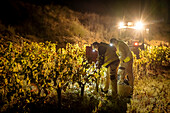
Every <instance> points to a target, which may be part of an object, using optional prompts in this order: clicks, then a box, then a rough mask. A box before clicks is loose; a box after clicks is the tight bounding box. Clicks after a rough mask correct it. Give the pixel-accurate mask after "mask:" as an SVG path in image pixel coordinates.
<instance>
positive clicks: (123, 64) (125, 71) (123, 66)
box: [110, 38, 134, 88]
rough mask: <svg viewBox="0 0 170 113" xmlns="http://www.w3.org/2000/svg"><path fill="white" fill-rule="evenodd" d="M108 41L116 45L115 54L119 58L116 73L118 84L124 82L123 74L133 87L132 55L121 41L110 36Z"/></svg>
mask: <svg viewBox="0 0 170 113" xmlns="http://www.w3.org/2000/svg"><path fill="white" fill-rule="evenodd" d="M110 43H111V44H112V45H113V46H115V47H116V49H117V52H116V53H117V54H118V56H119V59H120V65H119V70H118V75H119V76H120V80H119V81H118V84H125V75H127V78H128V85H130V86H131V87H132V88H133V82H134V76H133V69H132V68H133V55H132V53H131V51H130V49H129V47H128V45H127V44H125V43H124V42H123V41H120V40H117V39H115V38H112V39H111V40H110Z"/></svg>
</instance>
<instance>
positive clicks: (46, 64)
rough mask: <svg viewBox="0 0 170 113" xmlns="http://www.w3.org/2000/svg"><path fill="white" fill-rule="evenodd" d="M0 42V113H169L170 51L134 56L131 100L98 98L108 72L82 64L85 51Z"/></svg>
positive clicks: (160, 48) (102, 95)
mask: <svg viewBox="0 0 170 113" xmlns="http://www.w3.org/2000/svg"><path fill="white" fill-rule="evenodd" d="M3 42H4V40H3V38H2V39H1V40H0V44H1V47H0V112H4V113H6V112H36V113H37V112H52V111H55V112H69V113H70V112H74V113H80V112H81V113H82V112H83V113H90V112H93V113H97V112H99V113H103V112H108V113H110V112H112V113H123V112H130V113H131V112H156V113H157V112H165V113H166V112H167V113H168V112H170V111H169V110H170V98H169V97H170V96H169V95H170V91H169V87H170V77H169V70H168V68H169V67H170V48H169V47H167V46H157V47H156V46H154V47H153V46H150V47H147V48H146V49H145V51H141V52H140V59H136V57H135V55H134V75H135V86H134V92H133V95H132V97H131V98H123V97H118V98H116V99H115V98H112V97H111V93H110V92H108V94H105V93H103V92H101V88H102V87H103V81H104V80H105V76H106V75H105V71H106V69H105V68H104V67H102V68H101V69H100V70H99V69H96V65H95V63H89V62H88V60H87V59H86V49H85V48H86V45H84V46H79V45H78V44H74V45H73V44H69V43H67V45H66V47H65V48H59V49H57V43H51V42H48V41H46V42H45V43H42V42H40V43H37V42H29V43H28V42H22V43H21V44H20V45H17V44H15V43H12V42H10V41H9V42H7V43H3Z"/></svg>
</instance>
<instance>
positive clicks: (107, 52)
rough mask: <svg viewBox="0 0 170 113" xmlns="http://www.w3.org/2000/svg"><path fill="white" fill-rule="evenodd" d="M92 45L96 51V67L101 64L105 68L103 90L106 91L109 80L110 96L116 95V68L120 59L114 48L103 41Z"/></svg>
mask: <svg viewBox="0 0 170 113" xmlns="http://www.w3.org/2000/svg"><path fill="white" fill-rule="evenodd" d="M92 47H93V49H95V50H97V51H98V56H99V57H98V68H100V67H101V66H104V67H106V68H107V75H106V82H105V87H104V90H103V91H104V92H108V89H109V84H110V80H111V86H112V96H117V70H118V66H119V63H120V60H119V58H118V56H117V54H116V48H115V47H111V46H110V45H109V44H106V43H103V42H101V43H98V42H94V43H93V44H92Z"/></svg>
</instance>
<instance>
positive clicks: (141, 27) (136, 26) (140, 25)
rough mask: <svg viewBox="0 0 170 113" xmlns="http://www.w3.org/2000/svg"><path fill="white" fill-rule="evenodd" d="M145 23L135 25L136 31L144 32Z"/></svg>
mask: <svg viewBox="0 0 170 113" xmlns="http://www.w3.org/2000/svg"><path fill="white" fill-rule="evenodd" d="M143 27H144V26H143V23H142V22H140V21H139V22H136V24H135V29H137V30H142V29H143Z"/></svg>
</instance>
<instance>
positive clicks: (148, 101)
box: [127, 75, 170, 113]
mask: <svg viewBox="0 0 170 113" xmlns="http://www.w3.org/2000/svg"><path fill="white" fill-rule="evenodd" d="M169 87H170V80H167V79H166V78H163V77H162V76H161V75H160V76H159V77H157V78H153V77H143V78H142V79H140V80H136V81H135V86H134V92H133V99H131V102H130V104H128V110H127V111H128V113H134V112H137V113H138V112H139V113H150V112H154V113H168V112H169V111H168V108H169V103H170V99H169V95H170V91H169Z"/></svg>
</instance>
